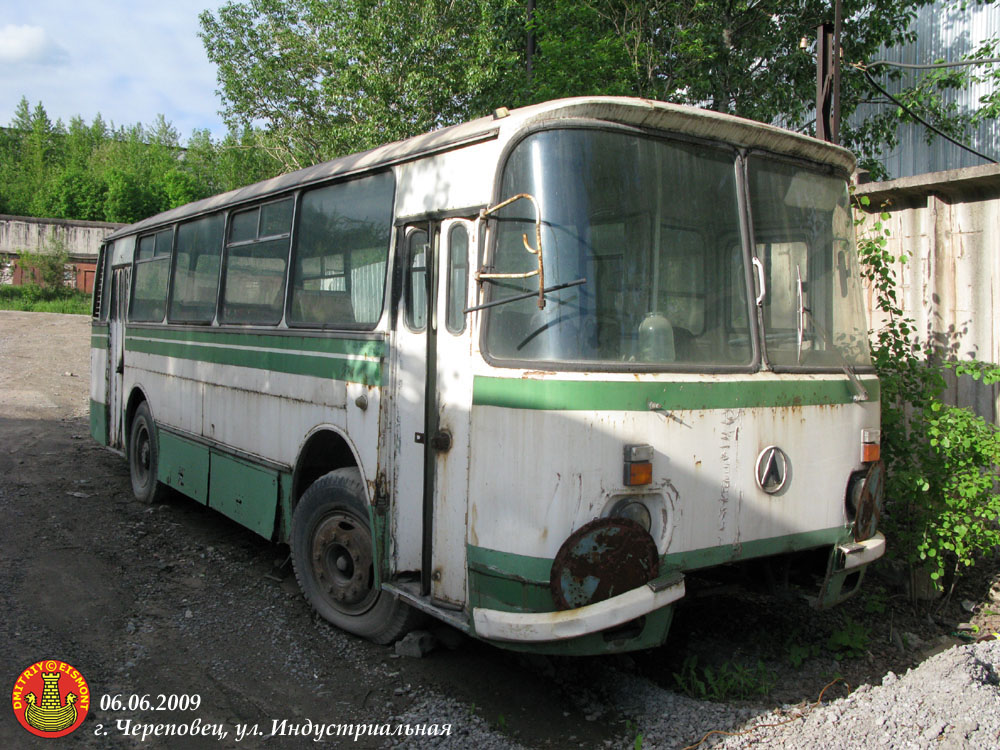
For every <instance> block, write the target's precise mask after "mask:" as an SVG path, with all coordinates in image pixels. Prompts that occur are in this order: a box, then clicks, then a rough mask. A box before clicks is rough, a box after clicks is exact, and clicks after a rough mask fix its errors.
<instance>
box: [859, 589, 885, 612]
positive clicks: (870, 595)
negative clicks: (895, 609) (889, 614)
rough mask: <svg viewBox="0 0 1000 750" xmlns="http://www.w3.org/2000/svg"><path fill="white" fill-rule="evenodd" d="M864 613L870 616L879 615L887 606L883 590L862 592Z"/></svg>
mask: <svg viewBox="0 0 1000 750" xmlns="http://www.w3.org/2000/svg"><path fill="white" fill-rule="evenodd" d="M863 596H864V602H865V612H867V613H868V614H870V615H881V614H883V613H884V612H885V610H886V607H887V606H888V597H887V595H886V592H885V589H883V588H878V589H869V590H867V591H865V592H864V595H863Z"/></svg>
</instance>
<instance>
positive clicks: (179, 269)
mask: <svg viewBox="0 0 1000 750" xmlns="http://www.w3.org/2000/svg"><path fill="white" fill-rule="evenodd" d="M224 226H225V217H224V216H223V215H222V214H215V215H214V216H206V217H205V218H203V219H197V220H196V221H190V222H188V223H186V224H181V225H180V227H178V229H177V251H176V253H175V256H174V268H173V282H172V286H171V289H172V291H171V300H170V320H172V321H173V320H175V321H182V322H187V323H210V322H211V321H212V319H213V318H214V317H215V303H216V298H217V295H218V286H219V261H220V258H221V257H222V233H223V227H224Z"/></svg>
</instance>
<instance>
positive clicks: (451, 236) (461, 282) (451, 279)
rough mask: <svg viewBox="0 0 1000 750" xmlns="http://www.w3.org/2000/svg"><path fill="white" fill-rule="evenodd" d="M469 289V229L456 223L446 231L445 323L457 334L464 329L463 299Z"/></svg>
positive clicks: (464, 299) (466, 296)
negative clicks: (446, 284)
mask: <svg viewBox="0 0 1000 750" xmlns="http://www.w3.org/2000/svg"><path fill="white" fill-rule="evenodd" d="M468 291H469V230H468V229H467V228H466V227H465V226H463V225H461V224H456V225H455V226H453V227H452V228H451V230H450V231H449V232H448V304H447V308H446V310H445V325H446V326H447V328H448V331H449V332H451V333H454V334H459V333H461V332H462V331H464V330H465V301H466V299H467V298H468Z"/></svg>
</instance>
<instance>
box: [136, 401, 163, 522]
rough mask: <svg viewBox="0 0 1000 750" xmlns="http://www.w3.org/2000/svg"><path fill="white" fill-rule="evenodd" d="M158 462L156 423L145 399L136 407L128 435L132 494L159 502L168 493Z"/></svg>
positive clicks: (149, 500)
mask: <svg viewBox="0 0 1000 750" xmlns="http://www.w3.org/2000/svg"><path fill="white" fill-rule="evenodd" d="M158 464H159V448H158V447H157V444H156V423H155V422H153V416H152V415H151V414H150V413H149V407H148V406H147V405H146V402H145V401H144V402H143V403H141V404H139V408H137V409H136V410H135V416H134V417H133V418H132V426H131V428H130V429H129V439H128V473H129V477H130V478H131V479H132V494H133V495H135V496H136V499H138V500H141V501H142V502H144V503H155V502H158V501H160V500H162V499H163V495H164V494H165V493H166V488H165V487H164V486H163V485H162V484H160V482H159V481H158V480H157V478H156V475H157V466H158Z"/></svg>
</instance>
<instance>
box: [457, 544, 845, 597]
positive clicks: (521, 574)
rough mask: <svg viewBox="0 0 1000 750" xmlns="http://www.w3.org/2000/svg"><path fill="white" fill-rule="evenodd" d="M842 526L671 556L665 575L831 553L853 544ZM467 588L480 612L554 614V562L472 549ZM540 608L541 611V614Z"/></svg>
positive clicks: (469, 549)
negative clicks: (792, 555)
mask: <svg viewBox="0 0 1000 750" xmlns="http://www.w3.org/2000/svg"><path fill="white" fill-rule="evenodd" d="M851 538H852V537H851V531H850V529H849V528H845V527H843V526H836V527H833V528H830V529H819V530H817V531H805V532H801V533H798V534H788V535H786V536H777V537H771V538H769V539H755V540H753V541H746V542H741V543H740V544H723V545H719V546H717V547H705V548H702V549H695V550H688V551H686V552H668V553H667V554H666V555H662V556H661V557H660V571H661V573H662V572H664V571H669V570H679V571H689V570H698V569H700V568H709V567H714V566H717V565H723V564H725V563H731V562H737V561H739V560H750V559H753V558H758V557H768V556H771V555H779V554H783V553H787V552H796V551H799V550H806V549H816V548H820V549H822V548H824V547H831V548H832V547H833V546H834V545H836V544H842V543H844V542H845V541H848V540H850V539H851ZM466 551H467V555H468V566H469V574H470V578H469V587H470V591H471V593H472V598H473V600H474V603H475V604H476V606H486V607H491V608H493V609H502V610H507V611H514V612H517V611H547V610H548V609H550V608H552V607H553V606H554V605H553V604H552V600H551V594H550V593H549V577H550V574H551V571H552V562H553V561H552V560H551V559H548V558H544V557H532V556H529V555H518V554H514V553H512V552H500V551H498V550H494V549H488V548H485V547H477V546H475V545H471V544H470V545H468V547H467V550H466ZM539 607H542V609H538V608H539Z"/></svg>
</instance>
